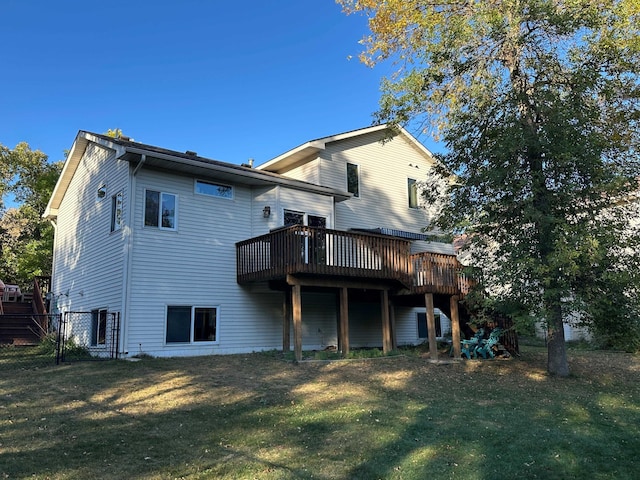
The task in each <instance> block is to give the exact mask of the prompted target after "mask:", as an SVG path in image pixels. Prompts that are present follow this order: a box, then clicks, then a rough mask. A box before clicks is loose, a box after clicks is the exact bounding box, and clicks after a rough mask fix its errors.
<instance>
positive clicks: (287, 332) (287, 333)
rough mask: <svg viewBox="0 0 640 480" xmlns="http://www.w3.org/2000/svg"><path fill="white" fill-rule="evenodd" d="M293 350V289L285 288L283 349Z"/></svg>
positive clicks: (284, 350) (285, 350) (286, 350)
mask: <svg viewBox="0 0 640 480" xmlns="http://www.w3.org/2000/svg"><path fill="white" fill-rule="evenodd" d="M290 350H291V291H290V290H285V292H284V302H283V306H282V351H283V352H289V351H290Z"/></svg>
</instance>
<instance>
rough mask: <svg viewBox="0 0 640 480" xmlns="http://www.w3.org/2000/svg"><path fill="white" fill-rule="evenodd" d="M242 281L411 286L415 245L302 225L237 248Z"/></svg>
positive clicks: (281, 230) (374, 236) (402, 241)
mask: <svg viewBox="0 0 640 480" xmlns="http://www.w3.org/2000/svg"><path fill="white" fill-rule="evenodd" d="M236 253H237V276H238V283H247V282H251V281H258V280H274V279H279V278H284V277H286V275H289V274H309V275H324V276H341V277H360V278H367V279H384V280H395V281H397V282H400V283H401V284H403V285H407V286H408V285H410V284H411V273H410V272H411V261H410V242H409V241H408V240H405V239H399V238H389V237H385V236H382V235H370V234H364V233H355V232H343V231H338V230H330V229H325V228H315V227H307V226H302V225H297V226H293V227H287V228H282V229H279V230H275V231H273V232H271V233H268V234H266V235H261V236H259V237H256V238H251V239H249V240H245V241H242V242H239V243H237V244H236Z"/></svg>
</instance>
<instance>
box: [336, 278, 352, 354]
mask: <svg viewBox="0 0 640 480" xmlns="http://www.w3.org/2000/svg"><path fill="white" fill-rule="evenodd" d="M339 295H340V306H339V309H338V310H339V315H340V320H339V322H340V323H339V329H338V349H339V350H340V353H342V355H343V356H345V357H346V356H347V355H349V348H350V347H349V289H348V288H346V287H342V288H340V292H339Z"/></svg>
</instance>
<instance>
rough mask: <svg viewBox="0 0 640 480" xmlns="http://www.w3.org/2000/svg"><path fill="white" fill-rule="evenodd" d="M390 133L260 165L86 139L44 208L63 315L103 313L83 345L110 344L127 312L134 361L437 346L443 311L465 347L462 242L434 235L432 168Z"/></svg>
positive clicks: (124, 346)
mask: <svg viewBox="0 0 640 480" xmlns="http://www.w3.org/2000/svg"><path fill="white" fill-rule="evenodd" d="M387 133H388V132H387V128H386V127H385V126H375V127H369V128H365V129H362V130H356V131H352V132H347V133H343V134H340V135H335V136H331V137H325V138H321V139H318V140H314V141H311V142H308V143H305V144H303V145H301V146H299V147H297V148H295V149H293V150H290V151H289V152H287V153H284V154H283V155H281V156H279V157H277V158H275V159H273V160H271V161H269V162H267V163H265V164H263V165H261V166H259V167H257V168H251V167H248V166H239V165H234V164H229V163H224V162H219V161H214V160H209V159H206V158H202V157H199V156H198V155H197V154H196V153H195V152H185V153H181V152H176V151H171V150H167V149H163V148H158V147H154V146H150V145H144V144H141V143H138V142H135V141H132V140H130V139H127V138H110V137H108V136H105V135H99V134H95V133H89V132H85V131H80V132H79V133H78V135H77V136H76V139H75V141H74V144H73V146H72V148H71V151H70V153H69V156H68V158H67V161H66V163H65V165H64V169H63V171H62V174H61V177H60V179H59V181H58V183H57V185H56V187H55V190H54V192H53V194H52V197H51V200H50V202H49V205H48V207H47V210H46V212H45V217H46V218H48V219H50V220H51V221H52V222H53V223H54V225H55V227H56V234H55V243H54V262H53V280H52V282H53V284H52V292H53V294H54V296H55V300H56V304H57V307H58V308H59V309H60V311H62V312H92V318H93V320H92V324H91V326H90V327H86V326H85V327H81V326H79V325H76V326H74V325H71V326H70V327H69V328H70V329H71V332H72V334H73V335H74V337H75V339H76V340H77V341H78V342H79V343H82V344H89V345H92V346H94V347H97V348H98V349H99V347H100V345H102V344H104V343H105V342H104V337H105V332H104V327H103V324H104V319H105V318H106V316H105V315H106V312H119V314H120V319H121V324H120V330H119V332H118V334H119V336H118V337H117V338H118V342H119V346H118V350H119V351H120V352H121V355H124V356H133V355H137V354H141V353H144V354H150V355H154V356H186V355H205V354H216V353H220V354H223V353H242V352H251V351H259V350H268V349H284V350H289V348H290V347H291V346H292V345H293V347H294V349H295V352H296V357H297V358H300V355H301V350H302V349H303V348H304V349H322V348H327V347H330V346H337V347H338V348H339V349H340V350H341V351H343V352H348V351H349V348H352V347H367V346H380V345H382V346H383V348H384V349H385V350H389V349H391V348H394V347H395V346H396V345H403V344H417V343H420V342H422V341H424V340H425V335H426V332H430V333H432V334H431V335H429V339H430V340H433V345H435V337H436V335H437V334H438V333H440V332H437V331H436V330H437V328H438V327H437V325H436V317H435V316H434V315H433V314H434V310H433V306H434V305H435V306H436V307H440V309H441V310H442V312H443V313H446V314H447V317H449V318H452V319H454V321H453V322H451V324H449V323H448V320H447V318H446V317H445V316H444V315H443V316H442V317H441V318H442V325H441V326H440V329H441V333H446V331H448V330H451V331H452V334H453V337H454V345H456V343H459V342H456V341H455V340H456V338H458V337H459V330H458V328H457V327H458V321H457V305H458V303H457V301H458V299H459V297H460V296H461V295H462V294H463V290H464V289H465V288H466V284H465V281H464V279H463V278H462V277H461V276H460V275H459V270H460V269H459V267H460V265H459V264H458V263H457V260H456V257H455V255H454V252H453V248H452V246H451V245H448V244H442V243H436V242H430V241H428V238H427V237H426V236H425V235H424V234H423V233H422V229H423V227H425V226H427V225H428V223H429V209H428V208H425V207H428V206H425V205H422V204H421V200H420V198H421V197H420V195H419V188H420V187H419V186H420V182H421V180H422V179H423V177H424V176H425V174H426V172H427V171H428V170H429V168H431V166H432V165H433V163H434V160H433V158H432V156H431V154H430V153H429V152H428V151H427V149H426V148H424V146H422V145H421V144H420V143H419V142H418V141H417V140H416V139H415V138H414V137H412V136H411V135H410V134H409V133H408V132H406V131H405V130H402V129H401V130H400V131H399V132H398V133H397V134H396V135H395V136H394V137H393V139H391V140H389V141H386V142H384V143H383V142H382V140H383V139H384V138H385V135H387ZM425 302H426V305H427V308H426V311H425ZM451 309H453V310H451ZM426 324H429V325H428V326H427V325H426ZM430 345H432V344H431V343H430ZM93 351H95V348H94V349H93ZM432 352H433V353H434V354H435V352H434V351H433V349H432Z"/></svg>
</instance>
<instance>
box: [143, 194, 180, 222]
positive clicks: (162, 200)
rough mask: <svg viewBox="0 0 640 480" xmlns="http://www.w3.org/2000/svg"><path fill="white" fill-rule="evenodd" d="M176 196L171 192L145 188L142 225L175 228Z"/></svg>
mask: <svg viewBox="0 0 640 480" xmlns="http://www.w3.org/2000/svg"><path fill="white" fill-rule="evenodd" d="M177 203H178V197H177V195H174V194H173V193H165V192H158V191H155V190H145V193H144V226H145V227H157V228H160V229H163V230H175V229H176V225H177V221H176V217H177Z"/></svg>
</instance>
